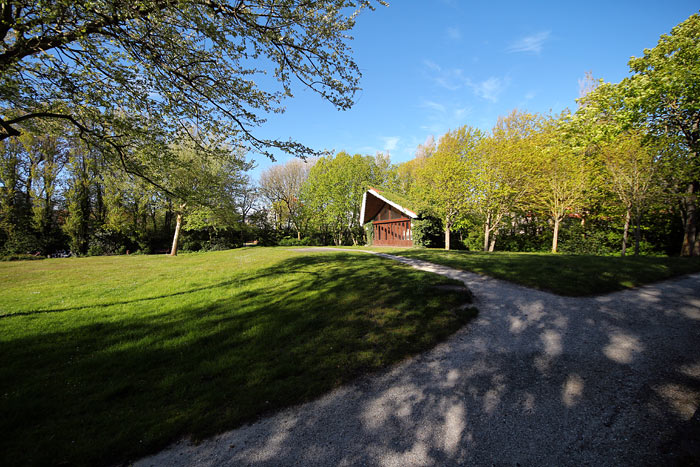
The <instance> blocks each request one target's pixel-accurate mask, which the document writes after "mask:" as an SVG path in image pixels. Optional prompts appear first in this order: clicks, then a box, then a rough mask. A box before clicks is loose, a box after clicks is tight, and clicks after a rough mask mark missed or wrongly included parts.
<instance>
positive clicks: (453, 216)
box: [413, 126, 483, 250]
mask: <svg viewBox="0 0 700 467" xmlns="http://www.w3.org/2000/svg"><path fill="white" fill-rule="evenodd" d="M482 137H483V135H482V133H481V132H480V131H479V130H478V129H475V128H471V127H468V126H463V127H461V128H458V129H457V130H453V131H450V132H448V133H446V134H445V135H444V136H442V138H440V141H439V143H438V146H437V149H436V151H435V153H434V154H433V155H432V156H430V157H427V158H426V159H425V160H424V161H423V163H422V164H421V166H420V167H418V169H417V170H416V178H415V182H414V189H413V197H414V198H416V199H419V200H422V204H423V208H424V209H425V210H426V211H428V212H432V213H433V214H435V215H436V216H437V217H439V218H441V219H442V220H443V223H444V227H445V249H446V250H449V249H450V230H451V229H452V227H453V225H454V224H455V223H456V222H457V221H458V220H459V218H460V217H461V216H463V215H464V214H465V213H466V212H467V210H468V209H469V208H470V207H472V206H473V205H474V202H475V199H476V196H477V194H476V192H475V189H474V173H473V172H472V170H471V167H470V165H469V158H470V157H472V156H473V154H472V153H473V152H474V151H475V150H476V148H477V146H478V144H479V141H480V140H481V139H482Z"/></svg>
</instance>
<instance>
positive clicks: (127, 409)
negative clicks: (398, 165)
mask: <svg viewBox="0 0 700 467" xmlns="http://www.w3.org/2000/svg"><path fill="white" fill-rule="evenodd" d="M232 276H234V277H233V278H232V279H231V280H226V281H221V282H217V283H216V284H212V285H208V286H204V287H198V288H194V289H190V290H187V291H177V292H174V293H172V294H167V295H163V296H162V297H149V298H147V299H136V300H133V301H128V300H124V301H120V302H119V303H117V304H118V305H125V304H133V305H134V307H133V308H132V309H130V311H128V312H126V311H124V310H123V309H120V310H116V311H115V310H113V309H111V306H113V305H115V303H105V304H98V305H96V306H94V307H91V309H90V310H89V312H88V310H86V309H85V308H83V307H80V308H76V309H66V310H61V311H62V314H61V316H62V317H63V319H62V320H56V319H54V318H53V317H52V315H51V314H41V315H33V316H27V317H22V316H16V318H14V319H3V320H0V326H2V327H4V329H2V332H1V334H2V335H3V336H4V337H3V338H2V339H1V340H0V355H1V356H2V357H1V358H2V365H0V382H1V383H0V408H1V410H0V413H2V417H0V430H2V432H3V433H4V434H5V436H4V437H3V439H2V441H1V442H0V453H1V454H0V463H2V464H4V465H9V464H13V465H22V464H34V465H39V464H57V463H69V464H77V465H96V464H111V463H114V462H120V461H124V460H127V459H133V458H135V457H137V456H140V455H143V454H145V453H148V452H153V451H154V450H157V449H159V448H162V447H164V446H165V445H167V444H168V443H169V442H172V441H174V440H176V439H178V438H180V437H182V436H188V435H191V436H194V437H195V438H203V437H206V436H209V435H212V434H215V433H219V432H221V431H223V430H226V429H230V428H232V427H234V426H237V425H240V424H241V423H243V422H245V421H250V420H253V419H255V418H256V417H258V416H260V415H261V414H264V413H269V412H272V411H274V410H277V409H279V408H281V407H286V406H289V405H291V404H295V403H299V402H303V401H307V400H310V399H312V398H314V397H317V396H318V395H320V394H322V393H324V392H326V391H328V390H329V389H331V388H333V387H336V386H337V385H339V384H341V383H343V382H346V381H349V380H351V379H352V378H354V377H356V376H357V375H359V374H362V373H365V372H367V371H373V370H375V369H378V368H381V367H384V366H386V365H389V364H391V363H393V362H395V361H398V360H400V359H401V358H403V357H405V356H406V355H408V354H411V353H415V352H418V351H420V350H423V349H426V348H429V347H430V346H432V345H434V344H435V342H437V341H439V340H441V339H444V338H445V337H446V336H448V335H449V334H451V333H452V332H454V331H455V330H456V329H458V328H459V327H460V326H462V325H463V324H464V323H465V322H466V321H467V320H468V319H469V318H470V317H471V316H472V315H473V314H472V313H471V312H470V311H466V310H463V309H462V310H461V311H456V310H458V309H459V306H460V305H462V304H463V303H464V302H465V301H466V300H468V293H467V292H466V291H464V290H455V289H449V288H440V287H436V286H437V285H439V284H445V283H446V282H447V283H449V281H447V280H445V279H443V278H440V277H438V276H434V275H428V274H425V273H420V272H418V271H413V270H410V269H408V268H404V267H402V266H397V265H394V264H392V263H390V262H387V261H385V260H381V259H379V258H375V257H370V256H358V255H353V254H333V255H313V256H299V257H294V258H290V259H288V260H285V261H282V262H280V263H278V264H277V265H275V266H272V267H270V268H266V269H263V270H260V271H258V272H257V273H255V274H252V275H248V276H245V277H242V276H241V275H240V274H238V275H236V273H235V272H233V273H232ZM241 281H245V286H244V287H240V288H231V285H232V284H234V283H240V282H241ZM212 291H215V292H216V294H212ZM172 297H178V298H179V299H182V300H183V303H184V304H183V306H182V307H180V308H179V309H176V310H171V311H168V312H167V313H166V312H161V311H160V310H159V304H160V303H159V300H166V299H167V298H172ZM185 299H186V300H185ZM55 311H58V310H55ZM68 317H71V318H72V319H68ZM28 320H33V321H28ZM35 320H41V321H39V323H40V325H37V321H35ZM30 324H31V325H32V326H36V328H35V329H34V328H31V329H30V330H24V331H21V332H17V330H18V329H21V328H22V326H25V325H30ZM13 327H14V329H12V328H13ZM9 331H12V332H9Z"/></svg>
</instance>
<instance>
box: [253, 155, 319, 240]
mask: <svg viewBox="0 0 700 467" xmlns="http://www.w3.org/2000/svg"><path fill="white" fill-rule="evenodd" d="M314 162H315V161H314V160H299V159H292V160H290V161H289V162H287V163H286V164H282V165H272V166H270V167H269V168H268V169H267V170H265V171H264V172H263V173H262V174H260V191H261V193H262V194H263V196H265V198H267V200H268V201H269V202H270V204H271V205H276V206H277V207H278V208H279V209H281V210H282V212H281V214H282V216H284V217H286V218H287V219H288V220H289V222H290V223H291V224H292V226H293V227H294V230H296V232H297V239H299V240H301V234H302V232H303V231H304V230H305V227H306V224H307V223H308V217H309V213H308V211H307V210H306V209H305V207H304V203H303V202H302V200H301V190H302V187H303V185H304V183H305V182H306V180H307V179H308V178H309V172H310V171H311V167H312V166H313V164H314Z"/></svg>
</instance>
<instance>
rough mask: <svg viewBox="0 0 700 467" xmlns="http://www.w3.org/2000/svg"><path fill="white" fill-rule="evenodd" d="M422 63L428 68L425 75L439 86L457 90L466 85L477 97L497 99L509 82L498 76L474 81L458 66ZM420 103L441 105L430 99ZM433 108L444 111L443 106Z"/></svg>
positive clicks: (433, 105) (425, 105)
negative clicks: (447, 66)
mask: <svg viewBox="0 0 700 467" xmlns="http://www.w3.org/2000/svg"><path fill="white" fill-rule="evenodd" d="M423 64H424V65H425V67H426V68H427V69H428V70H427V73H426V75H427V77H428V78H429V79H431V80H432V81H433V82H434V83H435V84H437V85H438V86H439V87H441V88H445V89H447V90H448V91H457V90H459V89H462V88H465V87H466V88H469V89H471V90H472V92H473V93H474V94H475V95H476V96H477V97H480V98H481V99H485V100H488V101H491V102H497V101H498V98H499V96H500V95H501V93H502V92H503V90H504V89H505V88H506V87H507V86H508V83H509V80H508V78H507V77H505V78H498V77H495V76H492V77H490V78H488V79H486V80H483V81H474V80H473V79H471V78H469V77H467V76H464V73H463V71H462V70H461V69H460V68H443V67H441V66H440V65H438V64H437V63H435V62H433V61H431V60H424V61H423ZM422 105H423V106H424V107H433V108H434V107H436V106H440V107H442V105H441V104H438V103H436V102H430V101H425V102H423V104H422ZM435 110H439V111H442V112H444V111H445V109H444V107H443V108H436V109H435Z"/></svg>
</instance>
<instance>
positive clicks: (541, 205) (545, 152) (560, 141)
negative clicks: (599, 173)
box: [532, 115, 590, 253]
mask: <svg viewBox="0 0 700 467" xmlns="http://www.w3.org/2000/svg"><path fill="white" fill-rule="evenodd" d="M565 118H567V116H566V115H562V116H560V117H559V118H556V119H555V118H551V119H549V121H548V122H546V125H545V127H544V129H543V131H542V132H540V133H539V139H540V142H539V145H538V146H539V147H538V151H537V153H536V156H537V159H536V163H535V166H534V167H533V169H534V170H533V183H534V190H533V193H532V199H533V201H534V205H535V206H537V208H538V209H540V210H542V211H544V212H545V213H547V214H548V215H549V217H550V218H551V220H552V224H553V236H552V253H556V252H557V248H558V242H559V228H560V226H561V222H562V220H564V217H565V216H566V215H567V214H576V213H577V211H578V210H579V209H580V208H581V207H582V206H583V203H584V201H585V200H586V194H587V193H586V190H587V188H588V184H589V180H590V171H589V163H588V162H587V160H586V159H585V158H584V157H583V155H582V154H581V153H580V152H578V151H575V150H574V149H573V148H572V146H571V144H570V142H569V141H567V140H566V139H565V135H564V134H563V133H562V132H561V131H560V128H561V123H562V121H563V120H564V119H565Z"/></svg>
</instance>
